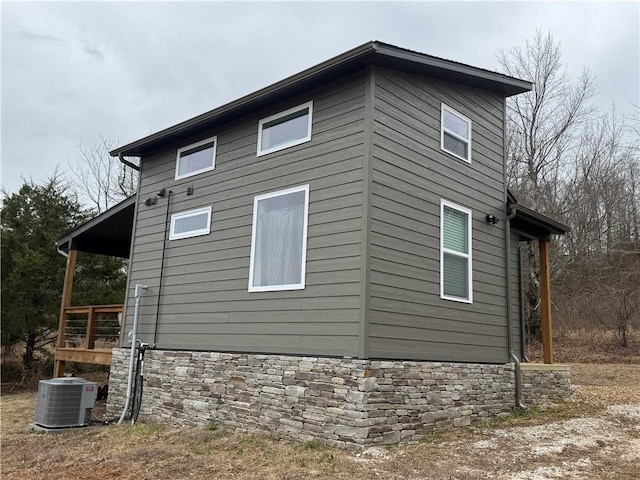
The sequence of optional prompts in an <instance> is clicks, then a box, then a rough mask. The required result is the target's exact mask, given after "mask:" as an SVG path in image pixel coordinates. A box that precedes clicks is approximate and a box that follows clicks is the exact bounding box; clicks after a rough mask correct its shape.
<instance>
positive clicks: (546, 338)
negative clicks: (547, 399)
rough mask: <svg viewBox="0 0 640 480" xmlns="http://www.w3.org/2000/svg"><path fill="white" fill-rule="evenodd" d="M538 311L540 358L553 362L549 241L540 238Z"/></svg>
mask: <svg viewBox="0 0 640 480" xmlns="http://www.w3.org/2000/svg"><path fill="white" fill-rule="evenodd" d="M538 245H539V248H540V313H541V327H542V359H543V362H544V363H553V328H552V322H551V273H550V271H549V270H550V269H549V241H548V240H540V241H539V242H538Z"/></svg>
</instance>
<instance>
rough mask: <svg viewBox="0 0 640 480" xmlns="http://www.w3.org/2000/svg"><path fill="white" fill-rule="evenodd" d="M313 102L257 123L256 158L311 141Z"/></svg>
mask: <svg viewBox="0 0 640 480" xmlns="http://www.w3.org/2000/svg"><path fill="white" fill-rule="evenodd" d="M312 115H313V102H308V103H305V104H303V105H299V106H297V107H294V108H290V109H289V110H285V111H284V112H280V113H277V114H275V115H272V116H270V117H267V118H263V119H262V120H260V122H259V123H258V156H260V155H266V154H267V153H272V152H277V151H278V150H282V149H285V148H289V147H293V146H294V145H300V144H301V143H304V142H308V141H309V140H311V124H312Z"/></svg>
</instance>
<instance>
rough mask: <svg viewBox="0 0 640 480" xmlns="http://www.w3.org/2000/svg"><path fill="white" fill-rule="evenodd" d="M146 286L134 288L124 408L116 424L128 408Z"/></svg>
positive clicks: (137, 285)
mask: <svg viewBox="0 0 640 480" xmlns="http://www.w3.org/2000/svg"><path fill="white" fill-rule="evenodd" d="M146 289H147V287H146V286H145V285H141V284H139V283H138V284H136V289H135V297H136V305H135V309H134V311H133V327H132V329H131V332H130V334H131V358H130V359H129V376H128V378H127V399H126V400H125V403H124V409H123V410H122V415H121V416H120V420H118V425H120V424H121V423H122V422H123V421H124V418H125V417H126V416H127V410H128V409H129V404H130V403H131V390H132V386H133V364H134V362H135V349H136V341H137V335H138V319H139V318H140V297H141V290H146Z"/></svg>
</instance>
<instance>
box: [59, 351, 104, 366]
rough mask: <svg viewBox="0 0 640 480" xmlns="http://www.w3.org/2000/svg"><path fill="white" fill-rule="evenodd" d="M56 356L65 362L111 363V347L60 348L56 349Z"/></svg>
mask: <svg viewBox="0 0 640 480" xmlns="http://www.w3.org/2000/svg"><path fill="white" fill-rule="evenodd" d="M56 358H58V359H60V361H63V362H77V363H94V364H98V365H111V349H110V348H106V349H105V348H100V349H94V350H86V349H84V348H59V349H58V350H57V351H56Z"/></svg>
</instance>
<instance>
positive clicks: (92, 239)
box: [56, 195, 136, 258]
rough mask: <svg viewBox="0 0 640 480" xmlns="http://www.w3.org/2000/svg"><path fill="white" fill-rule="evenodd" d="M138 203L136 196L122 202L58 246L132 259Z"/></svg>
mask: <svg viewBox="0 0 640 480" xmlns="http://www.w3.org/2000/svg"><path fill="white" fill-rule="evenodd" d="M135 204H136V196H135V195H133V196H132V197H129V198H127V199H126V200H123V201H122V202H120V203H118V204H117V205H115V206H113V207H111V208H110V209H109V210H107V211H105V212H102V213H101V214H100V215H98V216H96V217H94V218H92V219H91V220H89V221H88V222H86V223H84V224H82V225H80V226H79V227H78V228H76V229H75V230H72V231H71V232H69V233H67V234H66V235H65V236H64V237H62V238H61V239H59V240H58V241H57V242H56V247H58V249H61V250H66V251H69V250H78V251H81V252H90V253H99V254H101V255H109V256H111V257H121V258H129V252H130V250H131V238H132V234H133V214H134V210H135Z"/></svg>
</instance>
